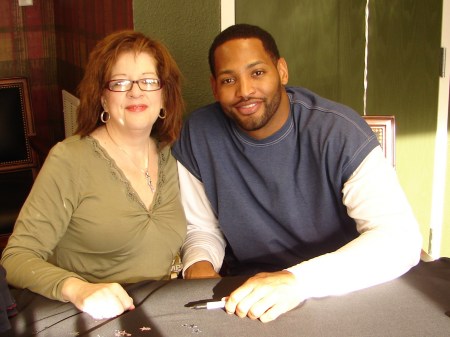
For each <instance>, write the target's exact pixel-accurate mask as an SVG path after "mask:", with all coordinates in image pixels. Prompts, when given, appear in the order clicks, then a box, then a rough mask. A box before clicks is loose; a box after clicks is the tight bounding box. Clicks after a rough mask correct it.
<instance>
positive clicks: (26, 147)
mask: <svg viewBox="0 0 450 337" xmlns="http://www.w3.org/2000/svg"><path fill="white" fill-rule="evenodd" d="M2 89H8V92H7V94H8V93H9V94H12V95H14V97H12V99H11V101H8V97H7V96H5V98H4V99H2V100H3V101H2V102H3V103H6V104H3V106H2V105H1V104H0V114H8V113H13V114H20V115H18V116H16V115H14V116H13V117H10V118H11V119H10V120H11V121H12V123H13V126H12V127H17V126H18V125H20V124H21V126H22V127H23V137H24V138H23V140H22V134H21V135H18V136H17V137H18V138H17V139H19V138H20V145H18V150H17V151H18V153H19V154H18V155H17V156H11V158H9V157H8V156H9V153H10V152H11V153H13V152H14V151H15V150H14V149H7V150H5V152H4V153H3V154H2V156H1V157H0V174H9V173H13V172H20V171H31V174H32V179H33V181H34V179H35V178H36V176H37V174H38V171H39V167H40V161H39V158H38V155H37V153H36V151H35V150H34V148H33V146H32V139H33V138H35V136H36V131H35V126H34V118H33V110H32V105H31V97H30V90H29V85H28V80H27V78H25V77H11V78H2V79H0V91H1V90H2ZM9 89H14V91H11V90H9ZM15 90H17V92H16V91H15ZM17 98H19V103H18V104H17V106H15V105H14V104H16V99H17ZM9 103H11V104H9ZM7 107H8V108H7ZM0 117H1V116H0ZM16 117H17V118H18V119H17V120H16V119H15V118H16ZM19 119H20V121H19ZM4 120H6V121H8V117H5V119H4ZM13 146H14V144H13ZM9 235H10V233H0V251H1V250H3V248H4V247H5V245H6V243H7V241H8V238H9Z"/></svg>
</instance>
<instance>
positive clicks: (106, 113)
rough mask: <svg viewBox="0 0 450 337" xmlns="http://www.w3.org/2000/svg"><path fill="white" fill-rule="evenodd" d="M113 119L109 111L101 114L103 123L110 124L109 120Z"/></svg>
mask: <svg viewBox="0 0 450 337" xmlns="http://www.w3.org/2000/svg"><path fill="white" fill-rule="evenodd" d="M110 118H111V115H110V114H109V112H108V111H103V112H102V113H101V114H100V120H101V121H102V122H103V123H105V124H106V123H108V121H109V119H110Z"/></svg>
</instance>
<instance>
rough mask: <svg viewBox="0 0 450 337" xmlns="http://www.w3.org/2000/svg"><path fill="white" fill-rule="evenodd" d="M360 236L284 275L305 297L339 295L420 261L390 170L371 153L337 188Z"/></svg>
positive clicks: (415, 232) (414, 227)
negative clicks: (292, 278)
mask: <svg viewBox="0 0 450 337" xmlns="http://www.w3.org/2000/svg"><path fill="white" fill-rule="evenodd" d="M343 202H344V204H345V205H346V207H347V212H348V214H349V216H350V217H352V218H353V219H354V220H355V221H356V226H357V230H358V232H359V233H360V236H359V237H358V238H356V239H355V240H353V241H351V242H350V243H348V244H347V245H345V246H344V247H342V248H340V249H338V250H337V251H335V252H332V253H329V254H325V255H322V256H319V257H316V258H314V259H311V260H309V261H306V262H303V263H300V264H298V265H296V266H293V267H291V268H288V269H287V270H289V271H291V272H292V273H294V275H296V276H297V278H298V279H299V285H300V286H301V287H302V288H303V292H304V293H305V297H306V298H310V297H324V296H329V295H339V294H344V293H347V292H351V291H355V290H358V289H363V288H367V287H370V286H373V285H376V284H380V283H383V282H386V281H389V280H392V279H394V278H396V277H398V276H401V275H402V274H404V273H405V272H407V271H408V270H409V269H410V268H411V267H413V266H414V265H416V264H417V263H418V261H419V259H420V251H421V247H422V237H421V235H420V232H419V226H418V223H417V221H416V219H415V217H414V214H413V212H412V210H411V207H410V205H409V203H408V200H407V199H406V196H405V194H404V192H403V190H402V188H401V186H400V184H399V182H398V179H397V176H396V173H395V170H394V169H393V168H392V167H391V166H390V164H389V163H388V162H387V161H386V160H385V158H384V155H383V153H382V151H381V148H379V147H377V148H375V149H374V150H373V151H372V152H371V153H370V154H369V155H368V156H367V157H366V159H365V160H364V161H363V162H362V163H361V165H360V166H359V167H358V168H357V169H356V170H355V172H354V173H353V175H352V176H351V177H350V179H349V180H348V181H347V182H346V183H345V185H344V188H343Z"/></svg>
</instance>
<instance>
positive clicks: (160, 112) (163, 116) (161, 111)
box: [158, 108, 167, 119]
mask: <svg viewBox="0 0 450 337" xmlns="http://www.w3.org/2000/svg"><path fill="white" fill-rule="evenodd" d="M161 114H162V115H161ZM158 117H159V118H161V119H164V118H166V117H167V112H166V110H165V109H164V108H161V110H159V115H158Z"/></svg>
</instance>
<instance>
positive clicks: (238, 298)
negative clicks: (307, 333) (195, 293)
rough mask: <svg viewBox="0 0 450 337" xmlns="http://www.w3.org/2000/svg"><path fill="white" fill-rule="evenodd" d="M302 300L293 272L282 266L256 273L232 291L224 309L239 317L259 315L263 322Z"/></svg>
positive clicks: (256, 317)
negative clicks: (273, 270)
mask: <svg viewBox="0 0 450 337" xmlns="http://www.w3.org/2000/svg"><path fill="white" fill-rule="evenodd" d="M303 300H304V299H303V298H301V296H300V295H299V289H298V285H297V283H296V279H295V276H294V275H293V274H292V273H290V272H288V271H285V270H283V271H279V272H275V273H259V274H256V275H255V276H253V277H251V278H249V279H248V280H247V281H246V282H245V283H244V284H243V285H242V286H240V287H239V288H238V289H236V290H235V291H233V292H232V293H231V295H230V296H229V297H228V299H227V302H226V305H225V310H226V311H227V313H229V314H234V313H235V314H236V315H238V316H239V317H245V316H248V317H249V318H251V319H258V318H259V319H260V320H261V322H264V323H266V322H269V321H272V320H274V319H276V318H277V317H278V316H280V315H281V314H283V313H285V312H287V311H289V310H291V309H293V308H295V307H296V306H298V305H299V304H300V303H301V302H302V301H303Z"/></svg>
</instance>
